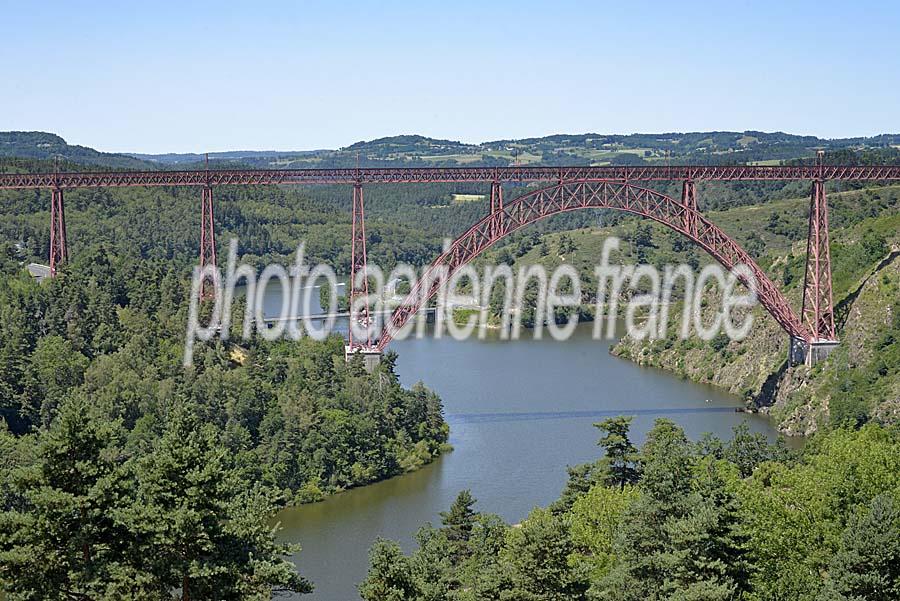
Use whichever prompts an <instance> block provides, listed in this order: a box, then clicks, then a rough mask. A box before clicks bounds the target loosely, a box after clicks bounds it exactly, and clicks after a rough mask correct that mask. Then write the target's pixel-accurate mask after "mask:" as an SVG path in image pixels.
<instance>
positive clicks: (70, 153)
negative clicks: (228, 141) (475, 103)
mask: <svg viewBox="0 0 900 601" xmlns="http://www.w3.org/2000/svg"><path fill="white" fill-rule="evenodd" d="M303 146H304V144H303V140H298V141H297V148H296V149H294V150H283V151H277V150H269V151H267V150H243V151H240V150H235V151H227V152H212V153H209V160H210V161H211V164H212V165H213V167H215V166H216V165H219V166H222V165H244V166H248V167H256V168H267V169H272V168H275V169H278V168H287V167H291V168H300V167H355V166H357V165H360V166H363V167H383V166H420V167H427V166H453V165H488V166H492V165H513V164H520V165H530V164H541V165H587V164H592V165H617V164H618V165H622V164H627V165H633V164H637V163H664V162H672V163H700V164H704V163H747V162H759V163H765V164H777V163H778V162H779V161H790V160H800V159H810V160H811V159H813V158H814V157H815V154H816V151H817V150H825V151H826V152H829V153H831V154H839V153H842V152H857V153H860V152H861V153H865V152H867V151H872V150H881V151H886V152H888V153H890V154H892V155H893V156H894V157H896V156H900V151H898V150H897V148H898V146H900V134H897V133H894V134H890V133H887V134H881V135H878V136H872V137H867V138H866V137H857V138H843V139H840V138H838V139H825V138H817V137H815V136H798V135H793V134H788V133H782V132H759V131H745V132H727V131H713V132H689V133H677V132H671V133H647V134H628V135H621V134H601V133H583V134H556V135H551V136H544V137H541V138H524V139H507V140H494V141H487V142H480V143H464V142H458V141H454V140H438V139H434V138H428V137H425V136H420V135H399V136H390V137H386V138H379V139H376V140H368V141H359V142H356V143H353V144H350V145H348V146H345V147H343V148H338V149H318V150H317V149H309V148H303ZM198 150H199V149H198ZM0 157H22V158H44V159H48V158H60V159H62V160H67V161H71V162H75V163H84V164H91V165H98V166H102V167H117V168H135V169H146V168H150V169H153V168H170V169H171V168H178V169H184V168H190V167H197V166H200V165H202V164H203V163H204V161H205V159H206V155H205V154H203V153H202V152H193V153H167V154H157V155H153V154H146V153H139V152H136V153H130V154H110V153H101V152H97V151H95V150H93V149H90V148H85V147H82V146H70V145H68V144H67V143H66V142H65V140H63V139H62V138H60V137H59V136H56V135H54V134H49V133H44V132H0Z"/></svg>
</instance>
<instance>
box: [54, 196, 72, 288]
mask: <svg viewBox="0 0 900 601" xmlns="http://www.w3.org/2000/svg"><path fill="white" fill-rule="evenodd" d="M68 259H69V247H68V244H67V242H66V208H65V204H64V202H63V191H62V188H59V187H57V186H54V187H53V188H51V190H50V277H53V276H55V275H56V269H57V268H58V267H59V266H60V265H61V264H63V263H65V262H66V261H67V260H68Z"/></svg>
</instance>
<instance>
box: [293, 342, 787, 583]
mask: <svg viewBox="0 0 900 601" xmlns="http://www.w3.org/2000/svg"><path fill="white" fill-rule="evenodd" d="M391 348H392V349H393V350H395V351H397V353H399V360H398V362H397V370H398V373H399V376H400V379H401V381H402V382H403V384H404V385H405V386H411V385H413V384H415V383H416V382H417V381H420V380H421V381H423V382H425V383H426V384H427V385H428V386H429V387H430V388H432V389H434V390H435V391H437V393H438V394H439V395H440V396H441V398H442V399H443V401H444V409H445V413H446V418H447V421H448V422H449V424H450V443H451V444H452V445H453V447H454V451H453V452H451V453H449V454H447V455H445V456H443V457H441V458H440V459H438V460H437V461H435V462H434V463H433V464H432V465H429V466H427V467H425V468H424V469H422V470H419V471H417V472H414V473H412V474H407V475H404V476H399V477H396V478H393V479H391V480H387V481H385V482H380V483H377V484H373V485H370V486H366V487H362V488H358V489H354V490H350V491H347V492H345V493H342V494H339V495H336V496H334V497H331V498H329V499H326V500H325V501H323V502H320V503H315V504H311V505H303V506H300V507H292V508H288V509H285V510H283V511H282V512H280V514H279V515H278V516H277V519H278V520H279V521H280V522H281V524H282V526H283V530H281V532H280V535H279V536H280V538H281V539H282V540H284V541H289V542H292V543H300V545H301V546H302V547H303V550H302V551H301V552H300V553H299V554H298V555H297V556H296V557H295V558H294V560H295V562H296V563H297V565H298V568H299V570H300V573H302V574H303V575H304V576H305V577H307V578H309V579H311V580H312V581H313V582H314V583H315V586H316V591H315V593H314V594H312V595H304V596H303V597H302V598H303V599H314V600H316V601H355V600H357V599H359V596H358V594H357V589H356V587H357V584H358V583H359V581H360V580H361V579H362V578H364V577H365V574H366V567H367V553H368V549H369V546H370V545H371V544H372V542H373V541H374V540H375V539H376V538H377V537H385V538H390V539H395V540H398V541H400V543H401V544H402V545H403V547H404V549H406V550H407V551H410V550H412V549H414V545H415V543H414V538H413V537H414V534H415V532H416V530H417V529H418V528H419V527H420V526H422V525H423V524H424V523H425V522H428V521H431V522H433V523H438V522H439V520H440V517H439V515H438V513H439V512H441V511H445V510H446V509H447V508H448V507H449V506H450V503H451V502H452V501H453V499H454V498H455V497H456V495H457V493H459V491H460V490H462V489H464V488H468V489H470V490H471V491H472V494H473V495H474V496H475V498H476V499H477V500H478V503H477V505H476V509H478V510H481V511H486V512H494V513H497V514H499V515H501V516H502V517H503V518H505V519H506V520H507V521H510V522H518V521H520V520H521V519H522V518H524V517H525V516H526V515H527V514H528V512H529V511H530V510H531V509H532V508H533V507H535V506H539V505H547V504H548V503H550V502H551V501H553V500H554V499H556V498H557V497H558V496H559V493H560V491H561V489H562V487H563V485H564V483H565V480H566V469H565V468H566V466H567V465H574V464H578V463H582V462H585V461H590V460H593V459H596V458H597V457H598V456H599V449H598V447H597V445H596V442H597V439H598V437H599V436H598V431H597V429H596V428H594V427H592V424H593V423H594V422H596V421H599V420H601V419H603V418H605V417H607V416H614V415H620V414H625V415H633V416H634V422H633V424H632V432H633V439H634V440H635V442H637V443H640V442H641V441H643V439H644V436H645V434H646V432H647V431H648V430H649V429H650V428H651V427H652V424H653V420H654V419H656V418H657V417H668V418H670V419H672V420H674V421H676V422H677V423H678V424H680V425H681V426H682V427H683V428H684V429H685V431H686V432H687V433H688V435H689V436H691V437H693V438H696V437H698V436H700V435H701V434H702V433H704V432H713V433H715V434H718V435H719V436H722V437H728V436H729V435H730V433H731V428H732V427H733V426H735V425H736V424H738V423H740V422H741V421H742V420H748V421H749V423H750V427H751V429H752V430H754V431H761V432H765V433H766V434H768V435H770V436H774V431H773V430H772V428H771V427H770V425H769V424H768V422H767V421H766V420H765V419H764V418H762V417H759V416H755V415H747V414H742V413H736V412H735V408H736V407H740V406H741V402H740V401H739V399H737V398H735V397H733V396H731V395H728V394H726V393H724V392H723V391H721V390H718V389H716V388H713V387H709V386H702V385H699V384H694V383H692V382H688V381H685V380H681V379H678V378H676V377H674V376H672V375H671V374H667V373H665V372H662V371H658V370H654V369H650V368H643V367H639V366H637V365H635V364H633V363H631V362H629V361H625V360H622V359H618V358H616V357H613V356H611V355H610V354H609V352H608V349H609V342H608V341H595V340H593V339H592V338H591V324H580V325H579V326H578V328H577V329H576V331H575V334H574V336H573V337H572V338H570V339H569V340H567V341H565V342H557V341H554V340H552V339H544V340H532V339H522V340H519V341H514V342H513V341H501V340H499V339H497V337H496V335H495V336H492V337H489V338H488V339H486V340H477V339H473V340H467V341H456V340H453V339H452V338H448V337H443V338H440V339H434V338H432V337H427V338H424V339H419V340H404V341H395V342H393V343H392V344H391Z"/></svg>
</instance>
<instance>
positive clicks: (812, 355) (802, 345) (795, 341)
mask: <svg viewBox="0 0 900 601" xmlns="http://www.w3.org/2000/svg"><path fill="white" fill-rule="evenodd" d="M838 344H839V343H838V341H837V340H813V341H807V340H804V339H802V338H791V348H790V351H789V357H788V362H789V363H790V364H791V365H806V366H807V367H812V366H814V365H816V364H817V363H819V362H820V361H824V360H825V359H826V358H827V357H828V355H830V354H831V352H832V351H833V350H834V349H835V348H837V346H838Z"/></svg>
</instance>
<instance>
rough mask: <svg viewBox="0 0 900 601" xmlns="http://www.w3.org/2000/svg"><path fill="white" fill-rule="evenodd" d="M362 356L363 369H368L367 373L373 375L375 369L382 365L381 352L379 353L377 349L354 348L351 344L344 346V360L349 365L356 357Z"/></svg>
mask: <svg viewBox="0 0 900 601" xmlns="http://www.w3.org/2000/svg"><path fill="white" fill-rule="evenodd" d="M357 354H358V355H360V356H361V357H362V360H363V367H364V368H365V369H366V372H368V373H372V371H374V370H375V368H376V367H377V366H378V365H379V364H380V363H381V351H379V350H378V349H377V348H375V347H360V346H358V347H356V348H353V347H351V346H350V345H349V344H348V345H346V346H344V359H345V360H346V361H347V363H350V361H351V360H352V359H353V356H354V355H357Z"/></svg>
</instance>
